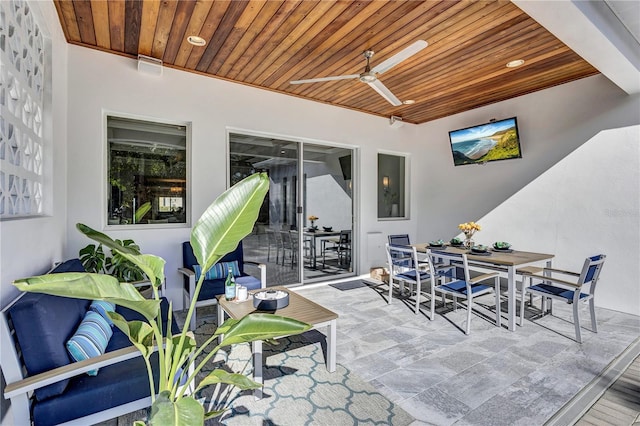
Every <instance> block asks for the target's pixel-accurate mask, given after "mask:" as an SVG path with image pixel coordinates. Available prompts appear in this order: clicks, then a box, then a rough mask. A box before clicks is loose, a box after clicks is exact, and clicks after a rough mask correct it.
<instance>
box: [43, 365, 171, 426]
mask: <svg viewBox="0 0 640 426" xmlns="http://www.w3.org/2000/svg"><path fill="white" fill-rule="evenodd" d="M151 362H152V365H153V366H154V367H153V372H154V381H155V383H156V390H157V383H158V370H159V369H158V354H157V353H155V354H153V355H152V356H151ZM149 395H150V392H149V379H148V376H147V369H146V367H145V364H144V361H143V359H142V357H137V358H133V359H130V360H127V361H123V362H119V363H117V364H113V365H109V366H106V367H102V368H101V369H100V373H99V374H98V375H97V376H87V375H86V374H82V375H79V376H76V377H73V378H71V379H70V381H69V385H68V386H67V389H66V390H65V392H64V393H63V394H61V395H60V396H58V397H57V398H50V399H47V400H45V401H38V402H36V403H35V404H34V406H33V421H34V425H35V426H49V425H57V424H60V423H63V422H66V421H69V420H73V419H76V418H78V417H83V416H87V415H90V414H93V413H96V412H99V411H104V410H107V409H109V408H113V407H115V406H118V405H121V404H126V403H128V402H133V401H136V400H138V399H141V398H145V397H148V396H149Z"/></svg>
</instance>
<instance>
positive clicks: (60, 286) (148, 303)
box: [13, 272, 160, 321]
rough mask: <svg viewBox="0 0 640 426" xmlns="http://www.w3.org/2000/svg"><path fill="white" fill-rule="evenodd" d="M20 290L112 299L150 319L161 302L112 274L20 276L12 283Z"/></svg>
mask: <svg viewBox="0 0 640 426" xmlns="http://www.w3.org/2000/svg"><path fill="white" fill-rule="evenodd" d="M13 285H15V286H16V287H17V288H18V289H19V290H22V291H28V292H33V293H46V294H52V295H54V296H65V297H73V298H76V299H99V300H107V301H109V302H113V303H115V304H116V305H120V306H124V307H127V308H129V309H133V310H134V311H136V312H140V313H141V314H142V315H144V317H145V318H147V319H148V320H149V321H152V320H153V319H154V318H155V317H156V316H157V315H158V311H159V308H160V301H159V300H153V299H145V298H144V297H143V296H142V295H141V294H140V292H139V291H138V289H136V288H135V287H134V286H132V285H131V284H128V283H119V282H118V280H117V279H115V278H114V277H112V276H111V275H104V274H89V273H85V272H67V273H64V274H47V275H40V276H36V277H30V278H22V279H18V280H15V281H14V282H13Z"/></svg>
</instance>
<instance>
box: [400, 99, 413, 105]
mask: <svg viewBox="0 0 640 426" xmlns="http://www.w3.org/2000/svg"><path fill="white" fill-rule="evenodd" d="M415 103H416V101H414V100H413V99H407V100H406V101H402V104H403V105H413V104H415Z"/></svg>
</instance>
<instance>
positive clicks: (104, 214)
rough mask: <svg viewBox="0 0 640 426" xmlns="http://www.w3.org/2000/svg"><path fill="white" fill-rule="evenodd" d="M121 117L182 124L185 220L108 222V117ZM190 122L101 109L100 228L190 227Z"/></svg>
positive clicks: (172, 124) (112, 229) (173, 124)
mask: <svg viewBox="0 0 640 426" xmlns="http://www.w3.org/2000/svg"><path fill="white" fill-rule="evenodd" d="M109 117H113V118H122V119H127V120H139V121H146V122H152V123H158V124H162V125H170V126H184V127H185V136H186V146H185V162H186V167H185V180H186V183H185V191H186V196H185V205H184V209H185V222H179V223H178V222H172V223H135V224H124V225H123V224H118V225H110V224H109V212H108V203H109V193H110V190H111V188H110V183H109V169H110V162H111V161H110V148H109V140H108V118H109ZM191 127H192V122H190V121H181V120H171V119H166V118H158V117H150V116H144V115H139V114H129V113H123V112H120V111H113V110H103V112H102V131H103V138H102V140H103V149H102V152H103V154H104V155H103V160H104V161H103V171H102V180H103V182H102V189H103V191H102V197H101V198H102V201H101V221H102V229H103V230H109V231H117V230H125V229H126V230H137V229H158V228H164V229H167V228H169V229H173V228H191V216H192V214H191V206H192V202H191V200H192V189H191V188H192V184H191V183H192V174H191V167H192V164H191V163H192V162H191V135H192V129H191Z"/></svg>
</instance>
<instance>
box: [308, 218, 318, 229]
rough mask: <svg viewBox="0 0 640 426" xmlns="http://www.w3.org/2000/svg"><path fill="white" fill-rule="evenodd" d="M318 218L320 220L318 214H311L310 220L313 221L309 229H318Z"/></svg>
mask: <svg viewBox="0 0 640 426" xmlns="http://www.w3.org/2000/svg"><path fill="white" fill-rule="evenodd" d="M316 220H318V216H314V215H311V216H309V221H310V222H311V226H310V227H309V229H311V230H314V229H316V224H315V222H316Z"/></svg>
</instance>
